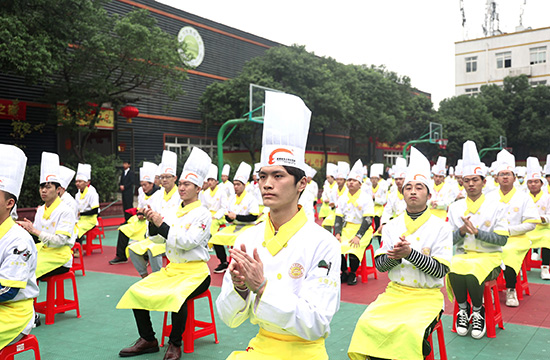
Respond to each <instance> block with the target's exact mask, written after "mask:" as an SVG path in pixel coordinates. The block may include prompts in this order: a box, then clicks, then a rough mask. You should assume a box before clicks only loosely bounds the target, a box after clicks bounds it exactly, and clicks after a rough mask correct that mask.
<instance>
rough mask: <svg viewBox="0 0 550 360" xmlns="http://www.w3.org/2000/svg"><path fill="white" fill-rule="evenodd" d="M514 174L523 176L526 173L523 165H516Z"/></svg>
mask: <svg viewBox="0 0 550 360" xmlns="http://www.w3.org/2000/svg"><path fill="white" fill-rule="evenodd" d="M516 174H517V176H521V177H525V174H527V168H526V167H525V166H516Z"/></svg>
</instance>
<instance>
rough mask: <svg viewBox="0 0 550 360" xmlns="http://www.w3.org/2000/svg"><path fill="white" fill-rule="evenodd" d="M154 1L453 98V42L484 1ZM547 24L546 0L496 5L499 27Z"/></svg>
mask: <svg viewBox="0 0 550 360" xmlns="http://www.w3.org/2000/svg"><path fill="white" fill-rule="evenodd" d="M159 2H162V3H165V4H169V5H170V6H173V7H176V8H179V9H182V10H184V11H187V12H189V13H192V14H195V15H198V16H201V17H204V18H207V19H210V20H213V21H216V22H219V23H222V24H224V25H228V26H231V27H234V28H237V29H240V30H243V31H246V32H249V33H252V34H255V35H258V36H261V37H264V38H267V39H269V40H273V41H276V42H279V43H281V44H285V45H292V44H299V45H305V46H306V49H307V50H308V51H311V52H314V53H315V54H317V55H320V56H330V57H332V58H335V59H336V60H338V61H340V62H342V63H345V64H351V63H353V64H367V65H385V66H386V68H387V69H388V70H390V71H394V72H396V73H397V74H399V75H401V76H408V77H409V78H410V79H411V83H412V85H413V86H414V87H416V88H418V89H420V90H422V91H425V92H428V93H431V94H432V101H433V103H434V106H435V107H436V108H437V107H438V104H439V102H440V101H441V100H443V99H445V98H448V97H451V96H454V91H455V90H454V77H455V76H454V72H455V70H454V67H455V63H454V43H455V42H456V41H462V40H464V39H475V38H478V37H482V36H483V32H482V28H481V26H482V24H483V23H484V17H485V6H486V1H484V0H464V1H463V3H464V10H465V15H466V27H465V28H463V27H462V15H461V12H460V1H459V0H416V1H413V0H377V1H374V0H363V1H360V0H349V1H347V0H340V1H338V2H336V1H326V0H316V1H312V0H275V1H265V0H263V1H262V0H232V1H229V0H194V1H184V0H160V1H159ZM524 2H525V3H526V4H525V5H523V8H524V12H523V26H525V27H532V28H541V27H549V26H550V17H549V16H548V15H549V14H550V0H500V1H497V11H498V13H499V18H500V30H501V31H503V32H514V31H515V28H516V26H518V25H519V22H520V8H521V6H522V4H523V3H524Z"/></svg>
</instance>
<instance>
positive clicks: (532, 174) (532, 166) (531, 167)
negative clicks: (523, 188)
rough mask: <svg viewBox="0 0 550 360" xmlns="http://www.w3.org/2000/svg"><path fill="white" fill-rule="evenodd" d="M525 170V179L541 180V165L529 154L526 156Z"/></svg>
mask: <svg viewBox="0 0 550 360" xmlns="http://www.w3.org/2000/svg"><path fill="white" fill-rule="evenodd" d="M526 170H527V175H526V177H525V180H542V167H541V166H540V164H539V159H537V158H536V157H533V156H530V157H528V158H527V167H526Z"/></svg>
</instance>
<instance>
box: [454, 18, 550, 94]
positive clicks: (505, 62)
mask: <svg viewBox="0 0 550 360" xmlns="http://www.w3.org/2000/svg"><path fill="white" fill-rule="evenodd" d="M549 47H550V27H546V28H540V29H533V30H531V29H527V30H526V29H523V30H521V31H517V32H515V33H510V34H502V35H496V36H489V37H485V38H480V39H474V40H466V41H459V42H456V43H455V88H456V90H455V94H456V95H457V96H458V95H463V94H470V95H472V94H476V93H478V92H479V90H480V88H481V86H482V85H485V84H486V85H490V84H497V85H502V83H503V80H504V78H505V77H507V76H519V75H521V74H525V75H527V76H528V77H529V82H530V83H531V85H538V84H543V85H550V59H549V57H548V48H549Z"/></svg>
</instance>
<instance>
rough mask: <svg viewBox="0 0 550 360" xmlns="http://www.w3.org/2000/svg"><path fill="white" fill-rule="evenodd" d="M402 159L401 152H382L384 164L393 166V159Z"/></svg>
mask: <svg viewBox="0 0 550 360" xmlns="http://www.w3.org/2000/svg"><path fill="white" fill-rule="evenodd" d="M399 157H403V151H392V150H384V163H385V164H389V165H395V159H397V158H399Z"/></svg>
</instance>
